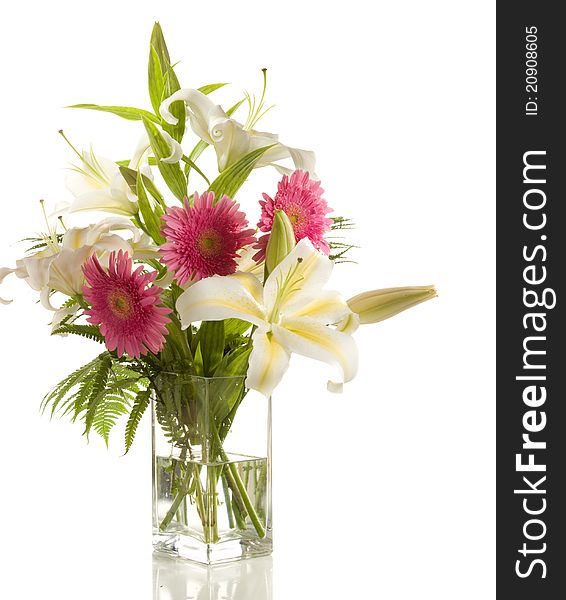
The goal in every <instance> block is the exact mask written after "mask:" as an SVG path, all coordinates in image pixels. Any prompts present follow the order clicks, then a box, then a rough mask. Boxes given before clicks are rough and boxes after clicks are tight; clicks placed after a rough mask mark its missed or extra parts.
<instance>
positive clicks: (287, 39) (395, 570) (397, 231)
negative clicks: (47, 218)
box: [0, 0, 495, 600]
mask: <svg viewBox="0 0 566 600" xmlns="http://www.w3.org/2000/svg"><path fill="white" fill-rule="evenodd" d="M156 6H158V4H157V3H155V2H154V3H151V4H150V3H147V2H141V1H138V2H135V3H134V2H127V3H126V2H122V3H120V2H110V1H107V0H99V1H98V2H96V3H91V4H82V3H77V2H66V1H65V2H63V1H59V2H55V3H54V2H49V3H40V2H33V3H31V4H30V3H23V4H22V3H19V4H18V3H11V4H10V5H9V8H6V7H5V8H4V9H3V19H2V21H3V34H2V36H1V37H0V51H1V55H2V57H3V60H2V63H3V68H2V75H1V77H2V94H1V95H0V104H1V113H0V114H2V141H3V143H2V144H1V146H0V157H1V164H2V166H3V168H2V180H1V181H2V189H1V201H2V207H3V213H2V216H3V218H2V219H0V240H1V241H2V246H1V249H0V265H1V266H4V265H8V264H11V262H12V261H13V260H14V259H15V258H17V257H18V256H19V255H20V253H21V246H11V247H9V244H10V243H12V242H15V241H17V240H18V239H20V238H23V237H25V236H27V235H29V234H30V233H32V232H34V231H37V230H39V229H41V227H42V220H41V215H40V212H39V206H38V204H37V200H38V199H39V198H40V197H44V198H45V199H46V200H47V201H48V202H52V203H55V202H57V201H59V200H62V199H66V198H68V194H67V192H66V191H65V188H64V185H63V177H64V170H63V168H64V166H65V164H66V162H67V161H68V160H70V159H71V158H72V157H71V155H70V153H69V152H68V149H67V148H66V147H65V145H64V144H63V143H62V141H61V140H60V139H59V137H58V135H57V131H58V129H60V128H64V129H65V131H66V132H67V134H68V135H69V136H70V137H71V138H72V139H73V140H74V141H75V142H76V143H77V144H78V145H82V146H87V145H88V144H90V143H91V142H92V143H93V146H94V148H95V150H96V151H97V152H99V153H100V154H102V155H107V156H109V157H111V158H114V159H122V158H125V157H126V156H127V155H128V153H129V152H131V150H132V149H133V147H134V145H135V143H136V141H137V138H138V135H139V131H140V129H139V124H136V123H131V122H125V121H121V120H120V119H118V118H117V117H114V116H112V115H104V114H97V113H88V112H81V111H71V110H63V109H61V108H60V107H62V106H65V105H68V104H73V103H78V102H94V103H100V104H104V103H114V104H120V103H122V104H130V105H134V106H136V105H138V106H139V105H141V106H142V107H147V106H148V105H149V102H148V100H147V99H146V95H147V94H146V83H145V76H146V55H147V43H148V38H149V34H150V30H151V26H152V24H153V21H154V19H156V18H157V19H159V20H160V21H161V23H162V26H163V28H164V31H165V35H166V37H167V40H168V41H169V45H170V49H171V52H172V57H173V60H179V59H182V63H181V65H180V66H179V69H178V72H179V76H180V78H181V81H182V83H184V84H185V85H191V86H195V87H196V86H198V85H202V84H204V83H210V82H215V81H231V82H233V83H234V84H235V85H234V89H232V90H231V91H228V92H226V93H225V94H224V96H222V95H221V94H220V95H219V96H218V97H219V99H220V98H222V99H223V100H225V101H226V102H229V101H231V100H233V101H235V100H236V99H238V97H239V94H240V90H241V89H242V88H248V89H254V87H255V86H257V85H259V69H260V68H261V67H264V66H267V67H268V68H269V90H268V94H269V101H272V102H276V103H277V107H276V109H275V110H273V111H272V112H271V113H270V114H269V115H268V116H267V117H266V118H265V120H264V121H263V122H262V128H264V129H265V130H267V131H274V132H279V133H281V137H282V141H284V142H285V143H288V144H291V145H296V146H299V147H304V148H308V149H311V148H312V149H314V150H315V151H316V152H317V155H318V169H317V171H318V174H319V176H320V177H321V179H322V181H323V184H324V187H325V189H326V190H327V194H326V198H327V200H328V202H329V204H330V205H331V206H332V207H334V208H335V209H336V212H337V213H338V214H345V215H347V216H350V217H352V218H353V219H354V220H355V221H356V222H357V223H358V224H359V229H358V230H356V231H355V232H353V237H354V239H355V241H356V242H357V243H359V245H360V246H361V249H360V250H359V251H358V252H357V254H356V258H357V260H358V263H359V264H358V265H353V266H352V265H349V266H341V267H337V268H336V270H335V277H334V280H333V285H332V287H334V288H337V289H340V290H342V291H343V292H344V294H346V295H348V296H349V295H353V294H354V293H357V292H359V291H362V290H364V289H368V288H375V287H388V286H392V285H408V284H428V283H435V284H437V286H438V289H439V293H440V297H439V298H438V299H437V300H435V301H433V302H429V303H427V304H425V305H423V306H421V307H418V308H417V309H414V310H412V311H410V312H409V313H405V314H404V315H401V316H399V317H397V318H396V319H394V320H391V321H388V322H385V323H383V324H381V325H379V326H375V327H367V328H364V329H362V330H360V331H359V332H358V334H357V340H358V343H359V346H360V350H361V364H360V372H359V376H358V378H357V380H356V381H355V382H353V383H352V384H350V385H348V386H347V387H346V390H345V393H344V394H343V395H341V396H336V395H329V394H327V393H326V391H325V381H326V371H325V368H324V367H323V366H321V365H318V364H314V363H311V362H309V361H307V360H306V359H305V360H300V359H295V360H293V364H292V369H291V371H290V372H289V374H288V376H287V378H286V379H285V381H284V383H283V385H281V387H280V388H279V390H278V392H277V395H276V397H275V398H274V476H275V480H274V499H275V500H274V515H275V530H274V534H275V547H276V549H275V553H274V556H273V582H274V583H273V597H274V598H275V599H276V600H286V599H288V598H294V599H295V598H296V599H297V600H303V599H305V600H307V599H308V600H310V599H312V598H325V599H334V598H336V599H338V598H340V599H341V598H384V599H385V598H386V599H387V600H400V599H403V600H404V599H410V598H414V597H418V598H425V599H429V598H430V599H434V600H444V599H452V598H458V600H467V599H474V600H475V599H476V598H492V597H494V565H495V559H494V554H495V552H494V497H495V495H494V483H495V481H494V460H493V455H494V416H495V404H494V307H495V303H494V287H495V286H494V283H495V281H494V273H495V271H494V214H495V200H494V165H495V159H494V150H495V146H494V131H495V129H494V101H493V98H494V87H495V85H494V84H495V80H494V34H493V32H494V23H495V14H494V12H495V10H494V9H495V7H494V5H492V3H491V2H487V1H480V2H474V3H473V4H472V3H468V4H467V5H466V4H464V3H453V2H448V1H446V2H439V1H436V2H426V3H423V2H416V1H413V2H402V3H401V2H398V3H394V2H379V3H376V2H373V3H369V2H363V1H361V0H353V1H351V2H348V3H347V4H339V5H338V4H336V5H332V4H331V3H327V2H324V3H323V2H317V3H315V2H311V3H307V2H304V1H300V2H299V1H294V0H288V1H285V2H280V3H277V4H275V3H265V2H259V1H256V0H254V1H248V2H244V3H241V4H234V3H231V2H230V3H228V2H217V3H215V5H214V7H212V5H211V4H210V3H173V2H171V3H168V4H162V5H160V6H163V8H160V9H159V10H157V9H156V8H152V7H156ZM334 6H335V7H334ZM268 7H269V8H268ZM275 181H276V175H275V173H274V172H271V173H267V172H264V173H262V174H260V175H258V179H257V182H258V184H257V185H259V182H261V185H266V186H267V187H268V191H269V190H272V189H273V188H274V186H275ZM263 182H265V183H263ZM256 198H257V196H256V195H255V194H249V195H248V196H246V197H244V195H241V196H240V201H242V203H243V205H244V208H247V209H248V210H249V209H250V207H251V206H252V205H254V203H255V200H256ZM8 294H12V296H13V297H15V298H16V302H15V303H14V304H12V305H10V306H8V307H4V306H0V327H1V331H2V341H3V343H2V345H1V349H0V361H1V362H0V364H1V365H2V375H3V394H2V404H3V414H2V418H1V420H0V423H1V424H0V452H1V453H2V457H3V473H2V493H1V495H0V514H2V534H3V535H2V542H1V543H2V544H3V546H4V551H5V552H4V559H3V561H2V572H3V576H2V593H1V595H2V597H5V598H42V599H48V598H49V599H51V598H57V599H58V600H65V599H67V598H73V599H74V598H77V597H80V598H81V599H82V600H90V599H95V598H96V599H97V600H98V599H100V598H107V599H109V600H112V599H114V598H116V599H118V598H120V599H122V598H140V599H142V598H150V597H151V591H150V590H151V589H152V583H151V579H152V575H151V573H152V564H151V562H152V558H151V554H150V510H151V509H150V506H151V497H150V478H151V473H150V456H149V455H150V445H149V427H148V419H147V415H146V418H145V419H144V422H143V424H142V427H141V429H140V432H139V439H138V440H137V442H136V444H135V446H134V449H133V450H132V452H131V453H130V454H129V455H128V456H126V457H124V458H122V457H120V452H121V445H120V433H119V432H118V431H117V432H116V434H117V435H116V437H115V439H114V443H113V445H112V447H111V450H110V452H107V451H106V450H105V449H104V446H103V444H102V443H101V442H100V441H99V440H98V439H94V438H93V439H92V440H91V442H90V444H89V445H87V444H86V443H85V441H84V440H83V438H82V437H81V429H80V426H78V425H75V426H72V425H70V424H68V423H67V422H63V421H58V420H55V421H53V422H49V420H48V419H47V418H46V417H40V416H39V414H38V405H39V401H40V399H41V397H42V395H43V393H44V392H45V391H46V390H47V389H48V388H49V386H50V385H52V384H53V383H55V382H57V381H58V380H59V379H60V378H61V377H62V376H64V375H65V374H66V373H67V372H68V371H70V370H71V369H72V368H73V367H76V366H79V365H80V364H82V363H83V362H84V361H85V360H86V359H87V358H89V357H90V356H92V355H93V354H94V352H96V350H97V348H96V347H94V346H93V345H92V344H91V343H90V342H88V341H84V342H82V341H81V340H77V339H73V340H71V339H69V340H62V339H51V338H50V337H49V331H48V328H47V325H46V324H47V322H48V320H49V315H48V314H47V313H46V312H45V311H44V310H43V309H42V308H41V307H39V306H36V305H35V304H34V302H35V294H34V293H32V292H31V290H28V289H27V288H25V286H24V285H23V284H21V282H12V281H11V280H6V282H5V285H3V286H2V295H3V296H6V295H8ZM368 513H370V514H372V515H373V518H372V519H371V520H369V521H366V520H365V515H367V514H368ZM269 564H270V563H269V562H268V563H267V565H268V567H269ZM260 566H263V567H265V564H264V565H258V566H257V567H254V568H252V571H254V570H255V571H260V574H259V577H260V580H261V581H263V579H261V577H263V576H266V577H267V576H268V575H266V574H265V573H263V575H262V574H261V569H260ZM180 572H181V573H183V572H184V571H182V570H181V571H180ZM188 572H189V573H190V569H189V571H188ZM238 573H241V572H238ZM256 575H257V573H256ZM219 576H220V575H219ZM239 576H240V575H235V577H239ZM180 577H181V579H180V580H178V582H177V583H178V585H177V587H176V588H175V589H177V592H176V594H177V595H176V596H174V598H175V600H177V599H178V598H179V599H183V600H184V596H183V593H186V594H187V595H186V597H187V598H191V597H196V593H194V595H193V596H191V595H188V594H189V592H188V591H187V592H183V589H184V587H183V586H184V585H185V584H184V583H183V579H182V578H183V577H184V575H183V574H181V575H180ZM244 579H245V577H244ZM189 581H194V582H197V581H198V575H195V574H193V575H191V576H190V577H189ZM253 581H254V580H253V577H252V579H251V580H250V581H249V582H248V583H249V585H253ZM195 585H196V583H195ZM242 585H243V586H244V589H246V587H245V586H246V585H247V584H246V583H244V584H242ZM218 589H220V588H218ZM250 589H252V588H250ZM254 589H255V588H254ZM250 594H251V595H248V596H245V597H246V598H250V600H251V599H253V600H262V598H263V597H262V596H261V594H260V593H259V592H257V593H255V592H254V593H252V592H250ZM222 597H225V596H222V595H218V598H222ZM228 597H230V596H228ZM242 597H244V596H242ZM166 598H167V597H166V596H163V598H162V599H161V600H166ZM238 598H239V596H233V600H238Z"/></svg>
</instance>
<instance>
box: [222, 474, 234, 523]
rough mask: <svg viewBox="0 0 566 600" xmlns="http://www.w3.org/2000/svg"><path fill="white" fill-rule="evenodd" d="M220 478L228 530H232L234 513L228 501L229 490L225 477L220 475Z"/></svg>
mask: <svg viewBox="0 0 566 600" xmlns="http://www.w3.org/2000/svg"><path fill="white" fill-rule="evenodd" d="M220 477H221V479H222V489H223V490H224V503H225V504H226V512H227V514H228V525H229V526H230V529H234V511H233V510H232V500H231V499H230V488H229V487H228V481H227V480H226V475H224V473H222V475H221V476H220Z"/></svg>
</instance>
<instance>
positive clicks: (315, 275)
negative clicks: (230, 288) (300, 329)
mask: <svg viewBox="0 0 566 600" xmlns="http://www.w3.org/2000/svg"><path fill="white" fill-rule="evenodd" d="M332 268H333V263H332V261H331V260H330V259H329V258H328V257H327V256H324V255H323V254H321V253H320V252H319V251H318V250H316V249H315V248H314V246H313V245H312V244H311V242H310V240H309V239H308V238H303V239H302V240H300V241H299V243H298V244H297V245H296V246H295V248H294V249H293V251H292V252H291V253H290V254H289V255H288V256H287V257H286V258H285V259H284V260H282V261H281V262H280V263H279V264H278V265H277V267H275V269H273V271H272V272H271V273H270V275H269V277H268V278H267V281H266V282H265V289H264V292H263V297H264V302H265V306H266V308H267V311H268V313H271V312H272V311H274V310H276V311H277V312H284V311H291V312H292V311H293V308H294V306H299V305H300V304H301V303H304V302H307V301H310V299H311V298H313V297H315V296H316V295H318V293H319V292H320V290H321V289H322V287H323V285H324V284H325V283H326V282H327V281H328V279H329V277H330V274H331V273H332ZM275 316H276V315H274V317H275Z"/></svg>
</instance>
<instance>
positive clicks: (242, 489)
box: [219, 448, 265, 538]
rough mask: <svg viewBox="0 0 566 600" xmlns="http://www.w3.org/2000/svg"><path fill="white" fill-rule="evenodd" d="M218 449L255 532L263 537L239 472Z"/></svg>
mask: <svg viewBox="0 0 566 600" xmlns="http://www.w3.org/2000/svg"><path fill="white" fill-rule="evenodd" d="M219 450H220V456H221V457H222V460H223V461H225V462H227V463H228V473H229V477H231V479H232V480H233V482H234V483H235V484H236V487H237V488H238V491H239V492H240V496H241V498H242V500H243V502H244V506H245V507H246V510H247V511H248V515H249V517H250V520H251V522H252V523H253V526H254V527H255V530H256V531H257V534H258V535H259V537H260V538H264V537H265V529H264V528H263V525H262V524H261V522H260V520H259V517H258V516H257V513H256V511H255V508H254V506H253V504H252V503H251V501H250V498H249V496H248V492H247V490H246V487H245V486H244V482H243V481H242V479H241V477H240V474H239V473H238V469H237V468H236V465H235V464H234V463H231V462H228V460H229V459H228V456H227V455H226V453H225V452H224V449H223V448H219Z"/></svg>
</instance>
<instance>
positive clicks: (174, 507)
mask: <svg viewBox="0 0 566 600" xmlns="http://www.w3.org/2000/svg"><path fill="white" fill-rule="evenodd" d="M190 476H191V472H190V471H189V469H187V472H186V473H185V477H184V478H183V481H182V482H181V483H180V484H179V491H178V492H177V495H176V496H175V498H174V499H173V503H172V504H171V507H170V508H169V510H168V511H167V514H166V515H165V517H164V519H163V521H161V523H160V524H159V529H161V531H165V530H166V529H167V527H168V526H169V524H170V523H171V521H172V520H173V517H174V516H175V513H176V512H177V511H178V510H179V506H181V502H182V501H183V499H184V498H185V497H186V495H187V485H188V483H189V478H190Z"/></svg>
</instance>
